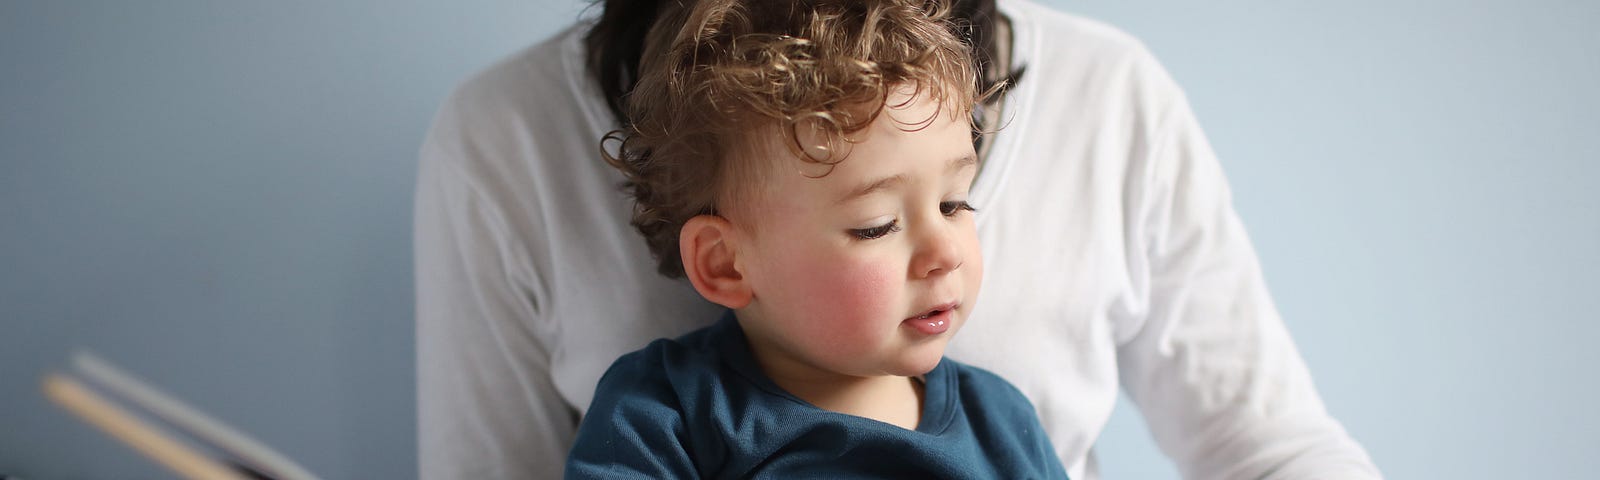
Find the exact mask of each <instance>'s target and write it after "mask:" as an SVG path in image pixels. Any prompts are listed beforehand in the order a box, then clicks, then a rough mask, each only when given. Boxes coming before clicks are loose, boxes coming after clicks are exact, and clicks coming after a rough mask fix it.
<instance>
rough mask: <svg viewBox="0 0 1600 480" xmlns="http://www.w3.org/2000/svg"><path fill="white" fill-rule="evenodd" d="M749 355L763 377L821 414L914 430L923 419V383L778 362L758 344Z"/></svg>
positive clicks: (898, 377)
mask: <svg viewBox="0 0 1600 480" xmlns="http://www.w3.org/2000/svg"><path fill="white" fill-rule="evenodd" d="M750 350H751V353H752V354H754V356H755V358H756V363H758V364H760V365H759V366H760V367H761V370H762V372H763V373H766V374H767V377H768V378H771V379H772V382H773V383H776V384H778V386H779V387H782V388H783V389H784V390H785V391H787V392H789V393H790V394H793V395H794V396H796V397H800V399H801V400H805V401H807V402H810V403H811V404H812V405H815V406H817V408H821V409H823V410H827V411H830V412H837V413H843V414H847V415H855V416H858V417H864V418H870V419H873V420H877V421H880V422H884V423H887V424H890V425H895V426H898V427H901V428H904V429H907V430H916V428H917V423H918V422H919V421H921V417H922V402H923V387H922V382H921V381H919V380H917V379H914V378H911V377H901V376H896V375H873V376H853V375H844V374H839V373H834V372H828V371H824V370H820V369H817V368H815V367H812V366H810V365H805V364H803V363H801V362H797V361H795V360H793V359H787V358H781V356H780V355H777V354H774V352H771V351H770V350H769V349H766V348H762V347H761V346H759V345H758V344H757V342H754V341H752V342H750Z"/></svg>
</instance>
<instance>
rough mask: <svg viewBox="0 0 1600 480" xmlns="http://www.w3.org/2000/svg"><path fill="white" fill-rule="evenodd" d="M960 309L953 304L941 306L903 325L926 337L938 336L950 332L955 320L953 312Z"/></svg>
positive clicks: (906, 320) (904, 322)
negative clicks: (952, 322) (951, 324)
mask: <svg viewBox="0 0 1600 480" xmlns="http://www.w3.org/2000/svg"><path fill="white" fill-rule="evenodd" d="M959 307H960V305H958V304H955V303H953V302H952V303H947V304H944V305H939V306H936V307H933V308H931V309H929V310H928V311H926V312H922V314H921V315H917V316H915V317H911V318H907V319H905V321H903V322H902V323H901V324H902V325H906V326H909V327H911V329H912V330H915V331H917V332H920V333H922V334H924V335H938V334H941V333H944V332H946V331H949V330H950V323H951V321H952V320H954V318H953V315H952V313H951V312H954V311H955V309H956V308H959Z"/></svg>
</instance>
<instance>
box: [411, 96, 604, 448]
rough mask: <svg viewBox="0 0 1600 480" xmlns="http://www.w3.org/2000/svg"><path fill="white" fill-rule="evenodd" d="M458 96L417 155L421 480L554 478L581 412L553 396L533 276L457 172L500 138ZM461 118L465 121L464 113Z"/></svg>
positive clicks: (508, 233) (470, 179) (496, 216)
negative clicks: (488, 136)
mask: <svg viewBox="0 0 1600 480" xmlns="http://www.w3.org/2000/svg"><path fill="white" fill-rule="evenodd" d="M462 97H463V95H462V94H460V93H458V94H457V95H456V96H453V97H452V98H451V99H450V100H449V101H448V102H447V103H446V104H445V105H444V106H443V107H442V109H441V110H440V112H439V114H438V117H437V118H436V119H435V121H434V125H433V128H432V130H431V131H430V132H429V134H428V138H427V140H426V142H425V144H424V145H423V148H422V154H421V155H422V162H421V168H420V170H419V177H418V183H417V197H416V218H415V222H416V223H415V225H414V227H415V232H414V235H415V236H414V239H415V245H414V248H415V261H416V293H417V311H416V335H417V411H418V423H417V433H418V440H419V441H418V461H419V473H420V476H421V478H428V479H498V478H507V479H510V478H518V479H520V478H558V477H559V476H560V475H561V470H562V465H563V463H564V462H565V459H566V454H567V448H568V446H569V445H571V443H572V439H573V435H574V434H575V430H576V428H577V416H578V412H576V411H574V410H573V409H572V408H571V407H569V406H568V405H567V404H566V403H565V402H564V401H563V399H562V398H561V396H560V395H559V394H558V393H557V391H556V388H555V384H554V383H553V381H552V378H551V375H550V372H549V369H550V359H551V350H550V348H549V346H548V345H545V344H544V340H542V339H546V338H550V336H548V335H545V334H544V333H545V332H541V331H539V329H541V328H544V326H545V325H547V324H548V323H549V322H547V321H545V320H544V319H542V318H541V315H542V313H541V303H542V302H541V301H540V299H538V298H537V296H538V295H539V293H538V292H540V291H542V290H541V288H540V285H538V282H541V281H542V279H540V278H539V277H538V275H537V273H536V272H535V271H534V270H533V269H532V268H531V265H529V262H527V261H526V259H525V258H522V257H520V256H519V255H521V254H520V253H519V252H520V251H521V250H520V249H522V248H525V247H524V244H525V242H524V241H523V240H522V239H519V238H515V235H516V234H515V232H514V230H513V229H511V228H508V227H507V221H506V218H505V214H504V213H503V211H502V210H501V209H500V208H499V206H498V204H497V203H495V202H494V201H491V199H490V198H488V197H487V196H486V195H485V194H484V193H483V191H482V189H481V188H480V184H479V181H478V180H479V179H476V178H474V176H472V175H470V174H469V173H468V171H467V170H465V169H463V168H462V165H463V164H466V163H468V162H472V161H474V160H477V159H475V158H474V156H477V155H493V154H494V150H493V149H492V148H489V147H490V146H491V145H493V143H494V142H493V139H487V140H486V139H483V138H477V137H475V136H474V135H481V134H482V132H483V131H484V130H485V129H484V128H481V127H482V125H474V124H473V122H482V121H484V119H482V118H474V116H473V115H470V113H472V112H474V110H473V106H474V105H473V102H472V101H470V100H466V99H463V98H462ZM463 110H466V111H467V112H468V114H463V112H462V111H463Z"/></svg>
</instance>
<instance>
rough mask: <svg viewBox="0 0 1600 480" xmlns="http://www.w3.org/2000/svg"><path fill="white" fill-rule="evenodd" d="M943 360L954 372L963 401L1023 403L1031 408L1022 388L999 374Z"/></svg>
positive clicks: (1031, 404)
mask: <svg viewBox="0 0 1600 480" xmlns="http://www.w3.org/2000/svg"><path fill="white" fill-rule="evenodd" d="M944 362H946V363H948V364H949V366H950V368H951V370H952V371H953V372H954V373H955V375H954V377H955V378H956V380H957V382H958V384H959V391H960V392H961V395H962V401H963V402H966V403H973V402H981V403H983V404H994V403H1006V404H1023V405H1027V406H1028V408H1029V410H1030V411H1031V410H1032V408H1033V403H1032V402H1030V401H1028V397H1027V396H1026V395H1023V393H1022V390H1020V389H1018V388H1017V386H1016V385H1013V384H1012V383H1011V382H1009V381H1006V379H1005V378H1002V377H1001V376H1000V375H999V374H996V373H994V372H991V371H988V370H985V369H983V368H980V367H977V366H973V365H969V364H966V363H961V362H958V361H955V360H951V359H949V358H945V359H944Z"/></svg>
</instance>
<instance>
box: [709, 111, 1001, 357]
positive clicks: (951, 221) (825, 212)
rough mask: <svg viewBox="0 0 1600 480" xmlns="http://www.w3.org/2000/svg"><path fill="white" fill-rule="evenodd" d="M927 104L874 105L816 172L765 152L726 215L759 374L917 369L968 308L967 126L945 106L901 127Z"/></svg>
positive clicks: (974, 251)
mask: <svg viewBox="0 0 1600 480" xmlns="http://www.w3.org/2000/svg"><path fill="white" fill-rule="evenodd" d="M905 94H906V93H905V92H904V91H902V92H901V93H900V94H899V97H898V98H897V97H896V95H891V96H890V98H889V99H888V100H889V101H888V103H889V104H890V105H895V104H898V103H901V102H904V101H905ZM936 108H938V105H937V103H936V102H934V101H931V100H928V99H927V97H926V96H919V97H918V98H917V99H916V100H915V101H914V102H913V103H911V104H910V105H907V106H903V107H900V108H897V109H890V108H886V109H885V110H884V112H883V113H882V114H881V115H880V116H879V118H878V119H877V121H876V123H874V124H873V125H871V126H869V127H868V128H867V129H866V130H864V131H862V132H859V133H857V134H856V135H857V139H858V140H859V143H855V144H854V145H853V147H851V151H850V153H849V156H848V157H847V158H846V159H845V160H844V161H843V162H841V163H839V164H838V165H836V166H835V167H834V168H833V170H832V172H830V173H828V174H827V175H826V176H822V177H820V178H811V177H808V176H807V174H809V175H812V176H815V175H817V174H819V173H820V172H822V171H825V169H819V168H818V166H817V165H813V164H806V163H803V162H800V161H799V160H787V161H782V162H777V167H776V168H772V169H770V171H769V172H767V173H766V174H765V178H766V179H767V181H766V183H765V184H763V185H762V188H761V193H760V194H759V195H756V196H757V197H760V198H759V199H754V200H753V201H752V203H750V204H748V205H746V206H747V207H750V208H744V209H740V210H741V211H743V212H748V213H745V214H742V215H740V217H744V218H736V219H734V220H733V221H734V223H735V224H739V225H741V227H739V228H738V230H739V231H740V232H741V235H743V236H744V238H743V239H742V241H741V242H740V244H741V253H740V255H739V259H740V260H739V261H740V263H741V264H742V265H741V273H742V274H743V275H744V276H745V279H746V280H747V281H748V284H749V285H750V286H751V289H752V292H753V294H754V298H753V300H752V302H751V304H750V305H749V306H748V307H747V308H745V309H741V310H740V315H741V318H744V319H745V321H744V324H745V328H746V331H747V332H748V334H749V336H750V339H751V342H752V344H753V346H755V347H757V348H758V350H759V351H758V352H757V354H758V358H760V359H761V361H762V364H763V365H762V366H763V367H765V368H767V369H768V370H769V373H772V372H770V370H773V369H778V370H783V371H784V373H785V374H790V375H794V374H800V375H807V374H819V373H820V374H827V373H832V374H844V375H851V376H870V375H885V374H889V375H901V376H913V375H921V374H923V373H927V372H928V371H929V370H931V369H933V367H934V366H935V365H936V364H937V363H938V361H939V358H940V357H941V356H942V355H943V353H944V348H945V345H946V344H947V343H948V342H949V340H950V338H951V337H952V336H953V335H955V333H956V331H957V330H959V329H960V328H961V326H962V324H963V322H964V321H965V320H966V318H967V314H968V312H970V311H972V307H973V304H974V301H975V300H976V299H977V295H978V287H979V284H980V283H981V282H982V277H983V259H982V258H981V254H980V252H979V249H978V238H977V230H976V227H975V225H974V219H973V215H974V213H973V211H971V210H970V209H969V208H968V205H967V203H966V201H967V199H968V189H969V187H970V186H971V185H972V180H973V176H974V175H975V174H976V173H977V165H976V158H977V156H976V153H975V152H974V151H973V148H972V137H971V135H972V133H971V127H970V124H969V123H968V122H967V121H965V119H964V118H961V117H962V115H960V114H956V115H952V114H951V112H950V110H949V109H948V107H946V108H945V109H944V110H942V111H939V113H938V115H937V116H936V117H935V118H933V119H932V123H931V124H929V125H927V127H926V128H922V129H920V130H916V131H906V130H909V129H912V128H914V127H913V126H908V125H905V124H904V123H905V122H916V121H918V120H922V119H925V118H928V117H929V116H930V115H932V114H933V112H934V111H935V109H936ZM890 117H893V118H895V119H899V120H901V123H897V122H894V121H892V120H891V118H890ZM952 117H955V118H952ZM775 147H776V148H774V149H773V151H785V150H782V147H781V146H775Z"/></svg>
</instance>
